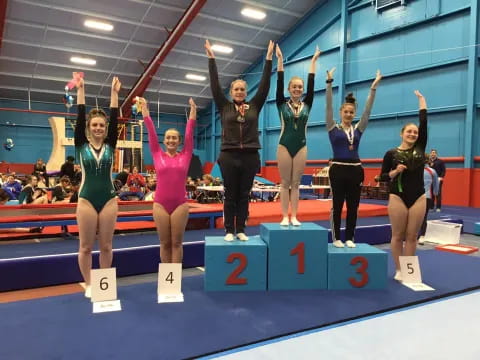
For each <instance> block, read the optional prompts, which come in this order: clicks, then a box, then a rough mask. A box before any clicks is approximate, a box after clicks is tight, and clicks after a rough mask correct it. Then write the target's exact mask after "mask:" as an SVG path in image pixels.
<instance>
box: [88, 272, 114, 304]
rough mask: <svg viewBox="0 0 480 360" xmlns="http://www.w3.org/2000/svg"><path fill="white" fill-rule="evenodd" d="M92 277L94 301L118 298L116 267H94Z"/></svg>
mask: <svg viewBox="0 0 480 360" xmlns="http://www.w3.org/2000/svg"><path fill="white" fill-rule="evenodd" d="M90 279H91V286H92V302H99V301H109V300H117V271H116V269H115V268H107V269H92V271H91V272H90Z"/></svg>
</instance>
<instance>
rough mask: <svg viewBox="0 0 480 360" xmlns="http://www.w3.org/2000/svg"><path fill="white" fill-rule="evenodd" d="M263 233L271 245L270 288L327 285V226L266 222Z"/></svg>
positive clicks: (269, 247) (262, 228)
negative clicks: (283, 224) (282, 224)
mask: <svg viewBox="0 0 480 360" xmlns="http://www.w3.org/2000/svg"><path fill="white" fill-rule="evenodd" d="M260 236H261V237H262V239H263V241H265V242H266V243H267V245H268V289H269V290H287V289H326V288H327V242H328V230H327V229H325V228H323V227H321V226H319V225H317V224H313V223H302V225H301V226H289V227H286V226H280V225H279V224H278V223H267V224H261V226H260Z"/></svg>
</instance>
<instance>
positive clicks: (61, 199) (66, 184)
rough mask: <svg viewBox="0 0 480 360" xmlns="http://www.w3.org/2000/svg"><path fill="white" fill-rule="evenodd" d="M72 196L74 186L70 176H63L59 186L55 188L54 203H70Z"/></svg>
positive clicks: (53, 193)
mask: <svg viewBox="0 0 480 360" xmlns="http://www.w3.org/2000/svg"><path fill="white" fill-rule="evenodd" d="M71 196H72V184H71V181H70V178H69V177H68V176H66V175H65V176H62V177H61V178H60V182H59V183H58V185H57V186H55V187H54V188H53V192H52V203H69V202H70V197H71Z"/></svg>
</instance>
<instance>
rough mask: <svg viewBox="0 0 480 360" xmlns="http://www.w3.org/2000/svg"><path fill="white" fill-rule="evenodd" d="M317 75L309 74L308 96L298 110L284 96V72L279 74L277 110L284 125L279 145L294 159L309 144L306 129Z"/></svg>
mask: <svg viewBox="0 0 480 360" xmlns="http://www.w3.org/2000/svg"><path fill="white" fill-rule="evenodd" d="M314 79H315V74H308V81H307V95H306V96H305V98H304V99H303V101H302V102H301V103H300V104H299V107H298V109H296V108H295V104H293V102H292V101H291V100H289V101H286V100H285V97H284V95H283V88H284V72H283V71H278V72H277V100H276V102H277V109H278V114H279V116H280V121H281V123H282V132H281V134H280V140H279V144H280V145H283V146H285V147H286V148H287V150H288V152H289V154H290V156H291V157H292V158H293V157H294V156H295V155H296V154H297V152H298V151H300V149H301V148H303V147H304V146H305V145H306V144H307V140H306V128H307V122H308V115H309V114H310V110H311V109H312V103H313V87H314Z"/></svg>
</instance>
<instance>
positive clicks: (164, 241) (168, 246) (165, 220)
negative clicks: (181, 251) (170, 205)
mask: <svg viewBox="0 0 480 360" xmlns="http://www.w3.org/2000/svg"><path fill="white" fill-rule="evenodd" d="M153 220H154V221H155V226H156V227H157V233H158V238H159V240H160V260H161V261H162V263H164V264H166V263H171V262H172V238H171V230H170V214H169V213H168V212H167V210H165V208H164V207H163V206H162V205H160V204H158V203H156V202H154V203H153Z"/></svg>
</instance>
